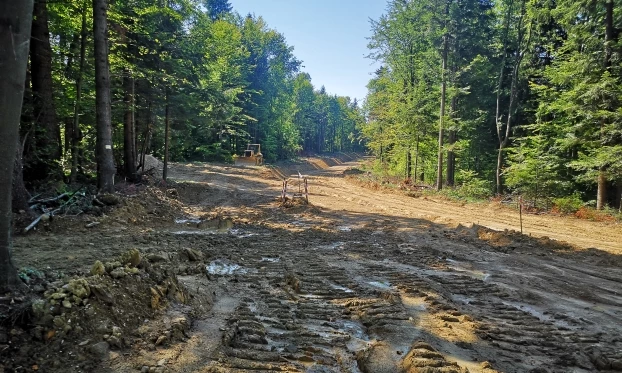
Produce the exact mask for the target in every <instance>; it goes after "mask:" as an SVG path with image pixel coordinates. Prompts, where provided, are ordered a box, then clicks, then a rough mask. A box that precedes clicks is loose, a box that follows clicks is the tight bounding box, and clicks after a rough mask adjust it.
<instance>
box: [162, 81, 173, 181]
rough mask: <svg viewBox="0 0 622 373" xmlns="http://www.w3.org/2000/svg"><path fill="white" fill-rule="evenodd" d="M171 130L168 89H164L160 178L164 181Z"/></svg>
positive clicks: (166, 173)
mask: <svg viewBox="0 0 622 373" xmlns="http://www.w3.org/2000/svg"><path fill="white" fill-rule="evenodd" d="M170 130H171V124H170V118H169V104H168V89H167V90H166V107H165V109H164V169H163V170H162V180H164V181H166V178H167V177H168V147H169V132H170Z"/></svg>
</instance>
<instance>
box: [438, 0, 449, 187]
mask: <svg viewBox="0 0 622 373" xmlns="http://www.w3.org/2000/svg"><path fill="white" fill-rule="evenodd" d="M448 12H449V3H448V5H447V9H446V10H445V13H446V14H447V13H448ZM448 44H449V41H448V35H445V36H444V37H443V56H442V57H443V63H442V70H441V110H440V116H439V117H440V119H439V124H438V157H437V165H436V190H441V189H443V131H444V129H443V122H444V121H445V101H446V99H447V78H446V71H447V49H448Z"/></svg>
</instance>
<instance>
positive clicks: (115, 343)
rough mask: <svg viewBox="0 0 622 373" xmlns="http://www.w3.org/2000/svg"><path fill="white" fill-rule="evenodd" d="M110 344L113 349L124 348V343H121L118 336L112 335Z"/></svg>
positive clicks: (109, 339) (109, 340)
mask: <svg viewBox="0 0 622 373" xmlns="http://www.w3.org/2000/svg"><path fill="white" fill-rule="evenodd" d="M108 343H109V344H110V346H112V347H116V348H122V347H123V341H121V338H119V337H117V336H116V335H111V336H110V337H109V338H108Z"/></svg>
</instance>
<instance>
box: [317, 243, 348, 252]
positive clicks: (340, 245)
mask: <svg viewBox="0 0 622 373" xmlns="http://www.w3.org/2000/svg"><path fill="white" fill-rule="evenodd" d="M345 244H346V243H345V242H341V241H338V242H334V243H332V244H330V245H322V246H318V249H322V250H336V249H343V247H344V246H345Z"/></svg>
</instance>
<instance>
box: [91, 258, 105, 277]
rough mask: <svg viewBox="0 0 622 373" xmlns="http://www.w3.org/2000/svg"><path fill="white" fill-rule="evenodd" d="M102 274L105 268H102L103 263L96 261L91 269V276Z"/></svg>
mask: <svg viewBox="0 0 622 373" xmlns="http://www.w3.org/2000/svg"><path fill="white" fill-rule="evenodd" d="M104 273H106V267H104V263H102V262H100V261H99V260H98V261H96V262H95V264H93V267H92V268H91V275H93V276H101V275H103V274H104Z"/></svg>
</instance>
